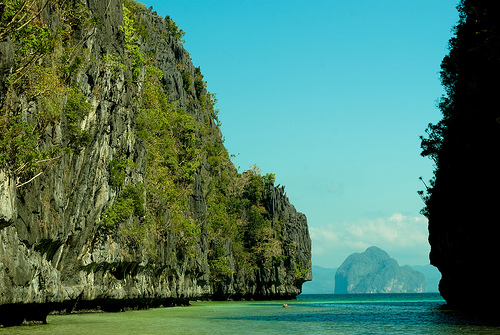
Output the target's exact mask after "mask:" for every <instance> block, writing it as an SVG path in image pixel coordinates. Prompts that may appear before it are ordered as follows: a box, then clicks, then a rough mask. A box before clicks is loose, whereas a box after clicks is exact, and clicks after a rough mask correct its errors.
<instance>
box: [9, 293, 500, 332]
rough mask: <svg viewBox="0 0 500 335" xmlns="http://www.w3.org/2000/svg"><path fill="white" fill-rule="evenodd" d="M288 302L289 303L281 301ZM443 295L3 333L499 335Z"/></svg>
mask: <svg viewBox="0 0 500 335" xmlns="http://www.w3.org/2000/svg"><path fill="white" fill-rule="evenodd" d="M283 303H287V304H288V306H289V307H288V308H283V307H282V304H283ZM443 305H444V300H442V298H441V297H440V296H439V295H438V294H411V295H395V294H384V295H378V294H377V295H345V296H342V295H301V296H299V299H298V300H295V301H286V302H284V301H269V302H253V301H248V302H246V301H239V302H230V301H228V302H193V303H192V306H190V307H172V308H163V309H151V310H147V311H131V312H124V313H109V314H103V313H101V314H97V313H96V314H80V315H67V316H49V318H48V322H49V324H48V325H42V326H34V327H14V328H9V329H0V335H1V334H71V335H78V334H197V335H200V334H332V333H333V334H384V333H385V334H500V328H499V327H495V326H494V325H488V324H486V323H484V322H482V321H481V320H479V319H477V318H470V317H465V316H464V315H462V314H459V313H457V312H454V311H451V310H448V309H447V308H446V307H443Z"/></svg>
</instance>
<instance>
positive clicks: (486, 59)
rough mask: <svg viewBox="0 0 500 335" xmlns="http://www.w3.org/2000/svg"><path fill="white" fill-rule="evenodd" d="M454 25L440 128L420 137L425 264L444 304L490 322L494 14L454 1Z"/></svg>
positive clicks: (497, 177) (497, 136) (494, 226)
mask: <svg viewBox="0 0 500 335" xmlns="http://www.w3.org/2000/svg"><path fill="white" fill-rule="evenodd" d="M457 9H458V12H459V21H458V23H457V25H456V26H455V27H454V29H453V32H454V35H453V37H452V38H451V39H450V42H449V47H450V50H449V53H448V54H447V55H446V56H445V57H444V58H443V61H442V63H441V83H442V85H443V88H444V91H445V92H446V93H445V94H444V96H443V97H442V98H441V99H440V103H439V108H440V110H441V112H442V120H440V121H439V122H438V123H436V124H430V125H429V127H428V128H427V129H426V133H427V136H425V137H422V144H421V146H422V149H423V150H422V155H423V156H427V157H429V158H431V159H432V160H433V162H434V163H435V171H434V178H433V179H432V180H431V181H430V182H429V183H428V186H426V188H427V189H426V192H421V193H422V195H424V197H423V199H424V201H425V208H424V210H423V213H424V214H425V215H426V216H427V217H428V219H429V243H430V246H431V252H430V261H431V264H432V265H434V266H436V267H437V268H438V269H439V271H440V272H441V274H442V278H441V281H440V283H439V291H440V293H441V295H442V296H443V298H444V299H445V300H446V301H447V303H448V304H449V305H450V306H452V307H454V308H458V309H463V310H468V311H470V312H472V313H475V314H481V315H488V316H489V317H491V319H493V320H497V319H498V316H497V315H496V314H497V313H496V311H497V309H496V308H491V307H492V304H494V303H495V302H496V301H498V300H499V299H500V292H499V291H498V290H497V289H496V286H497V274H496V270H495V266H492V264H497V262H498V256H499V249H498V235H499V233H500V225H499V224H498V221H499V220H498V214H497V208H498V203H499V202H500V197H499V194H498V192H497V190H498V189H499V188H500V174H499V173H498V159H497V158H496V157H497V155H498V152H499V149H500V122H499V121H500V110H499V109H498V108H492V106H495V105H496V104H497V97H496V96H497V92H498V89H499V85H498V82H497V78H498V77H499V76H500V38H499V37H500V31H499V26H498V6H496V4H495V3H490V2H487V1H475V0H462V1H460V4H459V5H458V6H457Z"/></svg>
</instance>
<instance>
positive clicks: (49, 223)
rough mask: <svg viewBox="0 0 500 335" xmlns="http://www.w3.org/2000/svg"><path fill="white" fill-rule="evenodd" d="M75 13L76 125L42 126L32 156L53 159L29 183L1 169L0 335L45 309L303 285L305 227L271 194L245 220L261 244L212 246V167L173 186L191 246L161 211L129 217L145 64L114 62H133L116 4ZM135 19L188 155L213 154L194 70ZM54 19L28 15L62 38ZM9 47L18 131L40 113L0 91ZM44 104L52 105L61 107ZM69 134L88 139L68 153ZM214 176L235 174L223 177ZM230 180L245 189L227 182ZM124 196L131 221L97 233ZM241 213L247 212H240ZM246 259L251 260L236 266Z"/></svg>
mask: <svg viewBox="0 0 500 335" xmlns="http://www.w3.org/2000/svg"><path fill="white" fill-rule="evenodd" d="M54 3H57V2H54ZM78 3H79V4H80V5H81V6H83V7H84V8H85V11H88V17H89V18H90V19H92V20H90V19H89V20H87V21H91V22H92V24H88V22H87V21H85V22H86V23H85V24H75V23H74V21H71V22H72V23H73V24H74V25H75V26H74V27H72V29H73V35H72V37H71V38H72V39H73V40H75V41H76V42H75V43H74V45H75V49H73V50H76V48H81V52H80V53H81V55H82V59H83V63H84V65H82V66H80V67H77V68H76V70H75V69H73V70H72V71H73V72H72V73H71V74H70V75H69V77H68V78H70V79H71V82H72V86H71V87H72V88H71V89H74V87H78V90H79V91H78V94H80V92H81V93H83V95H84V98H85V101H84V102H83V103H84V104H88V106H89V111H88V114H87V115H85V117H83V118H82V119H81V121H78V120H77V121H75V120H74V119H72V118H71V115H69V114H68V113H66V114H65V113H64V112H61V113H60V116H55V117H54V120H55V121H53V120H50V121H51V122H47V125H46V126H45V128H43V130H42V131H41V132H40V136H39V138H38V146H37V148H63V149H61V151H60V154H58V155H54V156H53V157H52V158H50V159H48V160H49V161H50V163H49V164H47V165H46V166H44V167H43V170H42V171H41V172H42V173H40V174H38V173H36V172H31V174H30V173H26V174H24V175H22V176H21V175H20V174H19V173H18V171H12V169H10V168H9V166H6V165H4V166H2V167H1V169H0V191H1V192H0V325H14V324H20V323H22V322H24V321H30V320H35V321H44V320H45V316H46V315H47V313H48V312H50V311H52V310H66V311H72V310H79V309H92V308H101V309H103V310H121V309H123V308H136V307H146V306H159V305H163V306H168V305H172V304H185V303H187V302H188V301H189V300H190V299H203V298H212V299H239V298H245V299H267V298H269V299H271V298H273V299H275V298H293V297H295V296H296V295H297V294H299V293H300V292H301V286H302V283H303V282H304V281H307V280H311V264H310V259H311V240H310V238H309V233H308V228H307V221H306V217H305V215H304V214H302V213H299V212H297V211H296V210H295V208H294V207H293V205H291V204H290V202H289V200H288V198H287V197H286V195H285V193H284V188H282V187H281V188H280V187H275V186H274V185H273V184H272V183H269V182H268V183H266V184H265V185H266V186H265V188H263V189H262V192H261V191H259V192H261V193H259V194H262V196H260V195H259V197H257V198H256V199H257V200H252V201H255V205H253V207H252V209H255V211H257V213H260V214H258V218H263V217H265V218H266V220H264V221H265V222H264V221H263V222H264V224H265V225H264V228H261V230H262V231H264V232H265V234H264V235H263V236H264V237H265V238H264V241H263V243H262V244H259V245H252V244H248V245H242V243H243V242H241V241H238V242H235V241H233V240H231V239H230V238H224V237H223V236H222V237H221V234H219V233H214V230H215V228H213V227H212V226H211V225H213V222H215V221H216V219H214V218H211V217H210V215H211V212H210V210H209V208H208V207H210V206H214V202H213V200H210V201H211V202H210V205H207V202H208V200H207V199H208V198H209V196H212V194H213V193H214V191H213V188H214V186H213V184H214V183H216V179H215V178H216V177H217V176H219V175H220V174H222V172H221V171H222V170H220V169H219V170H217V171H216V169H215V168H214V166H216V164H215V163H213V162H215V161H216V159H212V161H210V160H209V159H207V157H204V158H202V159H201V162H200V163H199V165H198V166H197V167H196V169H194V170H193V171H194V173H193V175H192V176H190V177H189V178H188V179H187V180H192V181H190V182H189V183H188V184H186V185H189V186H186V189H188V190H191V194H190V195H189V199H190V204H189V206H188V207H186V208H188V210H186V211H185V212H184V213H182V216H183V220H184V221H181V222H187V223H186V224H187V225H188V226H189V225H191V226H193V227H195V228H196V229H195V230H194V232H193V233H192V235H190V236H188V237H186V233H185V232H183V231H182V229H180V228H179V227H177V226H175V225H173V224H169V222H170V218H171V216H172V215H174V212H173V210H171V209H169V208H168V207H167V206H166V205H165V206H164V208H163V207H161V206H162V205H161V204H160V205H158V206H159V207H160V208H163V209H162V212H161V213H160V212H158V210H156V212H151V213H152V214H149V213H146V214H144V213H143V212H144V209H141V208H144V207H146V210H147V206H148V201H149V200H148V199H151V197H150V194H149V193H148V191H147V190H148V189H147V188H145V189H144V187H143V186H141V185H147V183H148V180H147V175H148V174H147V173H148V172H147V171H148V170H147V169H148V164H150V162H149V161H148V146H147V143H146V141H144V140H142V139H141V138H140V137H139V136H138V135H137V127H138V126H137V123H138V121H137V117H138V112H139V110H140V108H142V107H141V101H140V99H141V97H142V96H144V94H145V93H144V90H145V89H146V87H147V83H146V79H145V77H146V74H147V70H146V68H147V64H146V62H144V63H140V62H139V63H137V62H136V63H134V62H133V61H130V60H129V61H126V59H127V53H128V54H132V53H133V52H135V51H136V50H137V49H130V48H131V47H130V45H127V43H128V42H127V36H126V34H127V32H126V29H124V28H123V27H124V25H125V23H124V11H123V6H122V1H120V0H110V1H90V0H88V1H87V0H82V1H78ZM129 3H130V1H129ZM134 6H135V5H134ZM78 8H80V7H78ZM137 8H138V9H137V12H136V13H134V15H136V19H137V20H140V23H141V26H142V27H143V28H144V31H147V33H146V32H144V35H147V39H146V38H143V37H142V35H141V36H139V37H138V39H137V40H136V41H135V42H134V46H138V48H139V50H140V52H141V54H142V55H147V56H148V57H149V58H148V59H149V60H148V62H150V63H151V64H155V67H156V68H158V69H160V70H161V72H162V75H161V87H162V89H163V90H164V91H165V92H166V94H167V96H168V99H169V101H171V102H172V103H173V104H175V106H176V108H177V109H181V110H182V111H183V113H185V114H186V115H188V116H189V120H191V119H192V120H195V122H196V123H195V128H194V130H190V131H192V133H190V134H192V135H190V136H193V138H195V140H196V143H202V144H206V143H209V142H217V143H222V136H221V133H220V130H219V128H218V126H217V123H216V121H215V120H214V117H213V116H210V115H208V114H207V111H206V110H207V108H206V105H207V103H206V101H205V100H204V98H203V97H202V95H203V96H205V95H207V92H206V89H205V88H204V87H201V86H199V85H198V87H196V89H193V87H192V83H189V81H190V80H191V81H193V78H195V77H196V75H198V74H197V72H196V71H197V69H195V67H194V66H193V64H192V62H191V59H190V57H189V54H188V52H187V51H186V50H184V48H183V46H182V43H181V41H180V39H179V38H176V36H175V33H176V32H175V31H173V30H172V29H169V27H171V26H172V22H171V21H170V19H164V18H162V17H160V16H158V15H157V14H156V13H155V12H152V10H151V9H149V10H146V9H143V8H142V7H140V6H138V7H137ZM59 10H60V8H59V7H57V6H56V5H55V4H53V2H49V5H48V6H47V7H46V8H44V10H43V11H42V12H41V20H42V21H43V22H45V24H46V25H47V26H48V27H50V28H51V29H52V30H57V28H58V27H60V26H64V22H63V19H62V18H60V17H59V16H58V15H59ZM74 20H76V19H74ZM65 38H67V37H65ZM16 47H19V46H17V44H16V41H12V40H11V39H9V38H6V39H5V40H4V41H0V81H2V82H1V85H0V88H1V89H2V99H1V100H0V102H2V103H4V109H3V110H4V111H5V110H7V109H8V111H7V112H5V113H6V114H5V115H11V114H15V113H18V114H19V115H21V117H22V118H23V120H25V122H26V123H27V124H30V122H31V123H34V121H32V120H36V117H38V116H37V115H39V114H40V113H41V112H43V106H42V104H41V102H40V101H39V100H33V99H32V98H31V97H30V96H29V94H28V93H27V91H26V89H25V88H22V87H21V88H19V87H16V88H14V89H12V90H11V91H9V93H8V94H7V91H6V90H7V88H6V87H7V86H8V81H7V80H4V79H5V78H4V77H8V75H9V74H12V73H13V72H14V71H13V69H12V66H13V62H12V57H13V54H12V52H11V51H12V50H14V49H15V48H16ZM127 48H129V49H127ZM129 58H130V57H129ZM117 60H122V61H120V62H119V61H117ZM40 62H41V61H40ZM127 62H128V63H127ZM138 64H139V65H138ZM134 66H135V68H134ZM134 71H135V72H134ZM2 78H4V79H2ZM195 84H196V83H195ZM75 96H77V97H79V96H80V95H77V94H76V93H75ZM57 99H61V101H60V102H58V103H60V104H62V105H64V104H65V103H66V104H67V103H68V102H67V101H66V100H67V99H69V98H65V96H64V95H63V96H62V97H57ZM58 101H59V100H58ZM7 103H8V104H9V106H8V107H6V106H7V105H6V104H7ZM9 113H10V114H9ZM75 122H77V126H78V128H79V129H80V130H79V132H77V133H76V134H80V132H85V134H87V135H88V136H87V137H83V136H81V138H83V139H85V138H88V140H87V142H86V143H85V145H79V146H77V145H74V144H72V143H73V142H71V141H72V140H71V138H72V136H73V137H75V135H74V132H75V131H74V129H75V127H74V124H75ZM203 127H205V128H203ZM190 129H191V128H190ZM202 129H203V130H202ZM72 132H73V133H72ZM79 136H80V135H79ZM70 149H71V150H70ZM221 150H222V149H221ZM197 152H199V151H197ZM199 155H201V154H199ZM113 162H125V163H124V164H125V165H124V167H122V168H121V169H122V170H119V172H120V173H121V175H119V178H118V179H120V182H119V183H118V182H116V181H115V180H114V179H113V178H114V176H113V175H112V170H111V168H112V167H113V166H114V165H113ZM211 163H212V164H211ZM195 166H196V165H195ZM21 167H22V166H21ZM110 167H111V168H110ZM225 168H226V169H228V170H230V171H231V173H233V174H236V172H235V168H234V166H232V165H228V166H227V167H225ZM18 170H19V169H18ZM247 177H248V178H247ZM244 178H247V179H249V178H250V179H251V178H253V177H252V176H250V175H248V176H246V175H244V176H242V177H241V178H240V179H244ZM259 178H260V177H259ZM259 178H257V179H258V180H260V181H262V179H259ZM245 180H246V179H245ZM127 186H133V187H130V188H128V189H127ZM127 190H129V191H130V190H132V191H137V192H136V193H134V194H135V196H136V197H137V198H138V199H139V198H141V199H146V200H142V202H141V201H138V202H137V203H139V206H136V205H135V204H134V206H135V207H136V212H134V213H135V214H131V215H129V217H127V218H125V219H123V220H122V221H119V220H115V221H116V222H115V221H113V225H111V224H108V225H105V224H103V220H104V219H106V215H108V216H111V214H110V213H112V212H110V209H112V208H113V206H114V205H115V204H117V203H120V200H123V199H125V200H124V201H122V202H121V203H120V204H122V203H123V204H129V203H128V202H127V201H129V200H130V199H132V198H130V199H129V198H124V196H123V194H124V193H125V192H126V191H127ZM132 191H131V192H132ZM235 192H236V191H235ZM242 192H243V191H240V193H238V194H243V193H242ZM249 197H250V196H249ZM242 203H243V204H244V205H245V206H250V205H249V203H250V200H245V201H242ZM115 208H116V207H115ZM249 208H250V207H249ZM106 213H108V214H106ZM117 213H118V214H117V215H120V212H119V211H117ZM137 213H139V214H137ZM153 214H154V215H155V217H154V219H155V220H158V221H159V222H163V223H164V224H163V225H162V226H161V227H159V226H158V225H157V226H154V228H151V227H150V226H148V225H151V223H150V222H151V220H150V221H148V220H147V219H146V215H151V216H153ZM158 217H159V219H158ZM103 218H104V219H103ZM243 219H245V218H244V217H243V218H241V217H239V218H238V217H236V216H235V219H234V221H235V222H236V221H237V222H238V224H241V222H240V221H241V220H243ZM109 220H111V219H109ZM262 220H263V219H262ZM262 220H261V221H262ZM259 222H260V221H259ZM267 225H270V226H269V227H268V226H267ZM191 226H189V227H191ZM250 233H251V232H250ZM250 233H248V234H250ZM137 236H139V237H137ZM217 248H218V249H217ZM241 248H246V249H244V250H246V251H245V252H246V253H243V252H242V251H241ZM215 249H217V250H219V249H220V250H219V251H220V252H219V253H218V254H216V253H215V252H214V250H215ZM248 250H255V252H256V253H259V255H261V256H259V257H257V258H255V259H253V258H252V259H251V260H248V261H246V263H245V262H242V259H243V260H244V256H245V255H247V254H248ZM242 254H243V256H241V255H242ZM216 256H217V257H216ZM245 257H246V256H245ZM221 261H223V262H222V263H221ZM219 269H220V271H219V272H217V271H216V270H219ZM216 272H217V273H216Z"/></svg>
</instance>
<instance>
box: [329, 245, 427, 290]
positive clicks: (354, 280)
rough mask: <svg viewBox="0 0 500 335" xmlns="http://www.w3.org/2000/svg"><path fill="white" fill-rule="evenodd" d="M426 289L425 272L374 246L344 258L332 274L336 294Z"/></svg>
mask: <svg viewBox="0 0 500 335" xmlns="http://www.w3.org/2000/svg"><path fill="white" fill-rule="evenodd" d="M422 292H427V288H426V284H425V278H424V275H423V274H422V273H420V272H418V271H415V270H413V269H412V268H410V267H409V266H403V267H400V266H399V265H398V262H397V261H396V260H395V259H393V258H391V257H389V255H388V254H387V253H386V252H385V251H383V250H382V249H379V248H377V247H370V248H368V249H366V251H365V252H363V253H355V254H352V255H350V256H349V257H347V259H346V260H345V261H344V263H342V265H341V266H340V267H339V268H338V269H337V273H336V274H335V294H347V293H422Z"/></svg>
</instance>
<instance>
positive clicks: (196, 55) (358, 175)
mask: <svg viewBox="0 0 500 335" xmlns="http://www.w3.org/2000/svg"><path fill="white" fill-rule="evenodd" d="M141 2H142V3H144V4H145V5H146V6H148V7H149V6H153V8H154V10H155V11H157V12H158V13H159V14H160V15H162V16H166V15H169V16H170V17H171V18H172V19H173V20H174V21H175V22H176V23H177V24H178V25H179V26H180V28H181V29H183V30H184V31H185V32H186V35H185V36H184V38H183V40H184V41H185V44H184V46H185V48H186V49H187V50H188V51H189V52H190V54H191V58H192V60H193V63H194V64H195V66H200V67H201V71H202V73H203V75H204V76H205V80H206V81H207V82H208V90H209V91H210V92H212V93H216V95H217V98H218V101H219V103H218V106H217V107H218V109H219V110H220V120H221V121H222V132H223V135H224V136H225V145H226V147H227V149H228V151H229V153H230V154H236V155H238V156H237V158H236V159H235V164H236V165H237V166H240V171H243V170H246V169H248V168H249V166H250V165H251V164H253V163H256V164H258V165H259V166H260V167H261V169H262V170H263V171H264V173H268V172H272V173H275V174H276V181H277V183H279V184H281V185H285V190H286V193H287V195H288V197H289V198H290V200H291V202H292V203H293V204H294V205H295V207H296V208H297V210H298V211H300V212H303V213H304V214H306V216H307V218H308V223H309V228H310V232H311V237H312V240H313V264H315V265H320V266H323V267H338V266H340V264H341V263H342V262H343V260H344V259H345V258H346V257H347V256H348V255H350V254H351V253H353V252H362V251H364V250H365V249H366V248H367V247H369V246H371V245H376V246H378V247H380V248H382V249H384V250H385V251H387V252H388V253H389V254H390V255H391V256H392V257H394V258H396V260H398V261H399V263H400V264H411V265H424V264H428V263H429V261H428V253H429V245H428V243H427V221H426V220H425V218H424V217H422V216H421V215H420V214H419V211H420V209H421V208H422V206H423V203H422V201H421V200H420V198H419V196H418V194H417V191H418V190H420V189H422V188H423V185H422V184H421V182H420V181H419V179H418V178H419V177H420V176H422V177H424V179H425V180H428V179H430V177H431V176H432V168H433V167H432V162H431V161H430V160H428V159H425V158H422V157H420V140H419V136H420V135H422V134H424V130H425V128H426V126H427V124H428V123H429V122H436V121H438V120H439V119H440V112H439V110H438V109H437V108H436V101H437V99H438V98H439V97H440V96H441V95H442V93H443V90H442V87H441V85H440V82H439V70H440V63H441V60H442V58H443V57H444V56H445V54H446V53H447V52H448V49H447V45H448V40H449V38H450V37H451V36H452V27H453V26H454V25H455V24H456V22H457V20H458V14H457V11H456V8H455V7H456V5H457V4H458V0H308V1H302V0H286V1H284V0H238V1H236V0H178V1H165V0H142V1H141Z"/></svg>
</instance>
